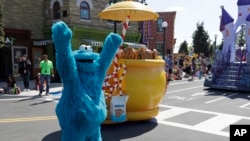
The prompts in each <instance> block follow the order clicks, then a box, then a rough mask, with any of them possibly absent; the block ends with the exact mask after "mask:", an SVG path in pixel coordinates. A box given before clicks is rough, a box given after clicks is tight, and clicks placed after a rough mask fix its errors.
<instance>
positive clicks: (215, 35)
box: [214, 34, 218, 53]
mask: <svg viewBox="0 0 250 141" xmlns="http://www.w3.org/2000/svg"><path fill="white" fill-rule="evenodd" d="M217 37H218V34H214V52H215V53H216V49H217V47H216V40H217Z"/></svg>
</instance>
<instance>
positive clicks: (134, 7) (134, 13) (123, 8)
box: [99, 0, 159, 21]
mask: <svg viewBox="0 0 250 141" xmlns="http://www.w3.org/2000/svg"><path fill="white" fill-rule="evenodd" d="M127 16H129V17H130V19H129V20H130V21H146V20H156V19H157V18H158V17H159V14H157V13H156V12H154V11H153V10H151V9H150V8H149V7H147V6H145V5H144V4H142V3H139V2H134V1H131V0H129V1H122V2H118V3H115V4H113V5H111V6H109V7H107V8H105V9H104V10H103V11H102V12H100V13H99V17H100V18H101V19H108V20H115V21H124V20H125V18H126V17H127Z"/></svg>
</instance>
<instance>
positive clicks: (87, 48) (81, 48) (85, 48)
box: [79, 45, 93, 52]
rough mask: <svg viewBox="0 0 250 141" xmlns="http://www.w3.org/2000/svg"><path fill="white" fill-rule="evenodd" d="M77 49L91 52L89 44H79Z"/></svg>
mask: <svg viewBox="0 0 250 141" xmlns="http://www.w3.org/2000/svg"><path fill="white" fill-rule="evenodd" d="M79 50H80V51H82V52H93V48H92V47H91V46H90V45H81V46H80V48H79Z"/></svg>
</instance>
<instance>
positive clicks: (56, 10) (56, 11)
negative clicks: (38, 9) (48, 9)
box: [53, 1, 61, 20]
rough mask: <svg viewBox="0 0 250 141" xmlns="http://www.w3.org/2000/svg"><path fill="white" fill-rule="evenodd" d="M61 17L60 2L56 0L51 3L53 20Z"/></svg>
mask: <svg viewBox="0 0 250 141" xmlns="http://www.w3.org/2000/svg"><path fill="white" fill-rule="evenodd" d="M60 18H61V15H60V4H59V2H58V1H56V2H55V3H54V4H53V20H58V19H60Z"/></svg>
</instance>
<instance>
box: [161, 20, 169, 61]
mask: <svg viewBox="0 0 250 141" xmlns="http://www.w3.org/2000/svg"><path fill="white" fill-rule="evenodd" d="M161 26H162V28H163V47H162V58H163V60H165V52H166V51H165V49H166V28H167V26H168V23H167V22H166V21H163V22H162V25H161Z"/></svg>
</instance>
